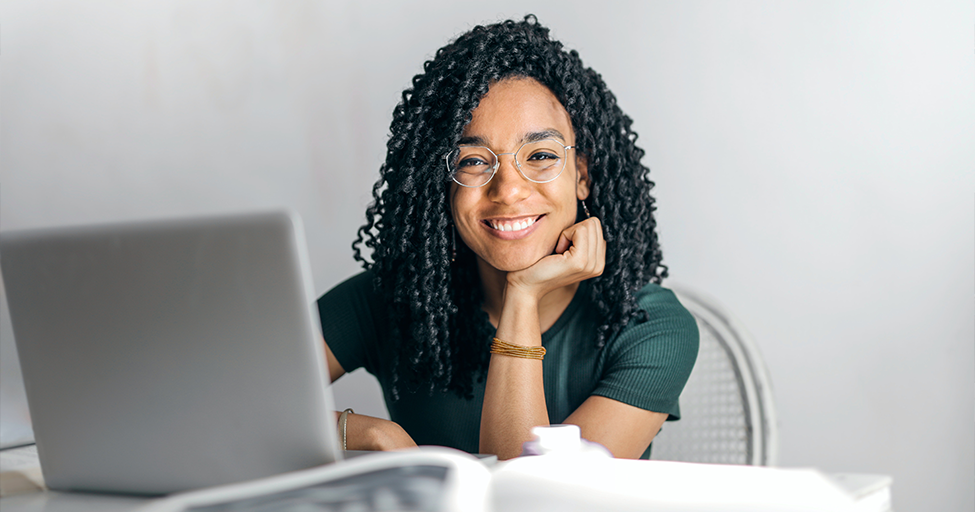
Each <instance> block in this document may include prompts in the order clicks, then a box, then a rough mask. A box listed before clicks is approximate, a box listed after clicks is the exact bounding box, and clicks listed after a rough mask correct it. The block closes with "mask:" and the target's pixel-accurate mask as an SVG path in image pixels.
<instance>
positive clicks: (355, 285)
mask: <svg viewBox="0 0 975 512" xmlns="http://www.w3.org/2000/svg"><path fill="white" fill-rule="evenodd" d="M374 283H375V274H373V273H372V271H370V270H363V271H362V272H359V273H358V274H355V275H353V276H352V277H349V278H348V279H346V280H345V281H342V282H341V283H339V284H337V285H335V286H333V287H332V288H331V289H330V290H329V291H327V292H325V293H324V294H322V296H321V297H319V299H318V302H319V303H321V302H323V301H331V300H343V299H348V298H351V297H372V296H376V297H378V296H379V292H377V291H376V287H375V284H374Z"/></svg>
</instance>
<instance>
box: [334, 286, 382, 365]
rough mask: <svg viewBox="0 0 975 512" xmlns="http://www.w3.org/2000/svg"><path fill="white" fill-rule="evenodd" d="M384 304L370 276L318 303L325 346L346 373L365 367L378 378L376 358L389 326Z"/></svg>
mask: <svg viewBox="0 0 975 512" xmlns="http://www.w3.org/2000/svg"><path fill="white" fill-rule="evenodd" d="M382 304H383V301H382V297H381V296H380V294H379V293H377V292H376V291H375V289H374V287H373V280H372V274H371V273H370V272H362V273H361V274H358V275H356V276H353V277H351V278H349V279H348V280H346V281H345V282H343V283H341V284H339V285H337V286H335V287H334V288H332V289H331V290H329V291H328V292H327V293H325V295H322V296H321V297H320V298H319V299H318V314H319V317H320V318H321V322H322V335H323V336H324V337H325V343H326V344H327V345H328V348H329V349H331V351H332V353H333V354H335V358H336V359H337V360H338V362H339V364H340V365H342V369H343V370H345V371H346V372H351V371H353V370H356V369H358V368H361V367H364V368H365V369H366V371H368V372H369V373H372V374H373V375H376V374H377V373H376V372H377V366H378V360H377V359H378V358H377V357H376V356H375V354H376V353H377V351H378V348H377V344H378V342H379V340H380V339H383V338H382V335H383V333H382V332H380V331H381V330H382V329H383V328H384V326H385V325H386V321H385V318H384V316H385V309H384V308H383V306H382Z"/></svg>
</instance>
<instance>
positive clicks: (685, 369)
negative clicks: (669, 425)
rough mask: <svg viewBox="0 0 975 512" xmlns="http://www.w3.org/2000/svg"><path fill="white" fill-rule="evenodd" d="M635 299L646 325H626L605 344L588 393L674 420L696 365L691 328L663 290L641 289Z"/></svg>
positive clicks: (688, 316) (695, 343)
mask: <svg viewBox="0 0 975 512" xmlns="http://www.w3.org/2000/svg"><path fill="white" fill-rule="evenodd" d="M636 299H637V303H638V304H639V305H640V307H641V308H643V309H644V310H645V311H646V312H647V313H648V314H649V320H648V321H647V322H644V323H641V324H638V323H635V322H632V323H630V324H629V325H628V326H627V327H626V329H624V330H623V332H622V333H620V335H619V336H617V337H616V338H614V339H613V340H610V342H609V343H607V345H606V347H605V348H604V350H605V364H604V365H603V371H602V376H601V379H600V381H599V383H598V384H597V386H596V389H595V391H593V394H594V395H599V396H605V397H607V398H611V399H613V400H617V401H620V402H623V403H625V404H629V405H632V406H634V407H639V408H641V409H646V410H649V411H654V412H661V413H666V414H668V415H669V416H668V418H667V419H668V420H677V419H680V406H679V404H678V398H679V397H680V393H681V391H683V389H684V385H685V384H686V383H687V378H688V377H689V376H690V374H691V370H692V369H693V368H694V362H695V361H696V360H697V351H698V342H699V340H698V330H697V323H696V322H695V321H694V317H693V316H691V314H690V313H689V312H688V311H687V310H686V309H684V306H682V305H681V303H680V301H678V300H677V297H676V296H675V295H674V293H673V292H671V291H670V290H667V289H665V288H661V287H659V286H657V285H653V284H651V285H647V286H646V287H644V288H643V289H642V290H640V292H639V293H638V294H637V297H636Z"/></svg>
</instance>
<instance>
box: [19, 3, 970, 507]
mask: <svg viewBox="0 0 975 512" xmlns="http://www.w3.org/2000/svg"><path fill="white" fill-rule="evenodd" d="M401 4H404V5H401ZM526 12H535V13H536V14H538V15H539V18H540V19H541V21H542V22H543V23H544V24H546V25H548V26H550V27H551V28H552V29H553V34H554V36H555V37H557V38H559V39H561V40H562V41H563V42H564V43H566V45H567V46H568V47H570V48H575V49H577V50H579V52H580V53H581V55H582V57H583V59H584V61H585V62H586V63H587V64H588V65H590V66H592V67H594V68H595V69H596V70H597V71H599V72H600V73H602V75H603V77H604V78H605V80H606V81H607V83H608V84H609V86H610V88H611V89H612V90H613V91H614V92H615V93H616V95H617V97H618V99H619V103H620V104H621V106H622V107H623V109H624V110H625V111H626V112H627V113H628V114H629V115H630V116H631V117H632V118H633V119H634V121H635V123H634V124H635V129H636V130H637V131H638V132H639V133H640V135H641V137H640V143H641V145H642V147H643V148H644V149H646V151H647V155H646V159H645V163H646V164H647V165H649V166H650V167H651V169H652V175H653V177H654V179H655V180H656V182H657V188H656V191H655V194H656V197H657V198H658V201H659V202H658V204H659V218H658V220H659V225H660V236H661V240H662V244H663V247H664V254H665V260H666V263H667V264H668V265H669V266H670V268H671V276H672V279H673V280H675V281H680V282H683V283H685V284H688V285H691V286H694V287H697V288H699V289H702V290H705V291H707V292H708V293H709V294H711V295H713V296H715V297H716V298H718V299H719V300H720V301H721V302H723V303H724V304H725V305H726V306H728V307H729V308H730V309H731V310H732V311H734V312H736V314H737V315H738V317H739V318H740V319H741V320H742V321H743V323H744V324H745V325H747V326H748V327H749V328H750V330H751V332H752V334H754V336H755V338H756V340H757V343H758V346H759V348H760V349H761V350H762V352H763V353H764V355H765V358H766V360H767V364H768V367H769V369H770V371H771V374H772V379H773V385H774V392H775V396H776V398H777V405H778V409H779V412H780V414H781V421H780V426H781V457H780V464H781V465H782V466H815V467H819V468H821V469H824V470H827V471H848V472H876V473H885V474H890V475H893V477H894V487H893V493H894V506H895V507H896V508H897V509H899V510H920V509H926V510H973V509H975V304H973V290H975V143H973V141H975V58H973V47H975V33H973V32H975V29H973V26H975V25H973V22H975V7H973V5H972V3H971V2H964V1H958V2H920V1H918V2H912V3H904V2H856V3H852V4H851V3H848V2H838V1H837V2H802V3H800V2H780V1H771V0H770V1H764V2H701V1H692V2H672V3H670V2H632V3H616V2H598V3H593V2H586V1H564V2H559V3H539V2H526V1H499V2H492V3H490V4H485V5H473V4H463V5H461V4H459V3H457V2H430V1H427V2H389V3H379V2H355V3H353V2H351V1H350V2H338V1H333V2H278V3H271V2H230V1H218V2H206V3H198V2H189V1H185V2H171V3H142V2H122V1H118V2H97V3H95V2H88V3H76V2H69V1H54V2H43V1H42V2H38V1H21V0H16V1H11V0H5V1H4V3H3V4H0V26H2V32H0V229H2V230H11V229H18V228H32V227H41V226H53V225H65V224H82V223H91V222H101V221H115V220H129V219H143V218H152V217H161V216H185V215H193V214H201V213H209V212H225V211H236V210H251V209H259V208H268V207H276V206H288V207H291V208H294V209H296V210H297V211H299V212H300V213H301V214H302V216H303V217H304V220H305V227H306V230H307V235H308V240H309V245H310V251H311V259H312V262H313V271H314V275H315V285H316V287H317V289H318V291H319V292H324V291H326V290H327V289H328V288H329V287H331V286H332V285H334V284H336V283H338V282H339V281H341V280H343V279H345V278H346V277H348V276H350V275H352V274H353V273H355V272H356V271H357V268H358V267H357V265H356V264H355V263H354V261H353V260H352V257H351V250H350V248H349V245H350V243H351V241H352V239H353V238H354V234H355V230H356V229H357V227H358V226H359V224H360V223H361V222H362V219H363V211H364V208H365V206H366V204H367V203H368V202H369V201H370V187H371V185H372V183H373V181H374V180H375V178H376V176H377V169H378V167H379V164H380V162H381V161H382V159H383V157H384V154H385V146H384V144H385V140H386V137H387V134H388V126H389V120H390V114H391V112H392V109H393V107H394V106H395V104H396V102H397V101H398V98H399V94H400V92H401V91H402V89H403V88H404V87H406V86H407V85H408V84H409V81H410V78H411V77H412V76H413V74H415V73H417V72H419V71H420V70H421V64H422V62H423V61H424V60H426V59H428V58H430V57H431V56H432V54H433V52H434V51H435V50H436V49H437V48H439V47H440V46H442V45H443V44H444V43H446V42H447V41H448V40H450V39H451V38H452V37H453V36H455V35H457V34H458V33H460V32H463V31H465V30H467V29H468V28H470V27H472V26H473V25H475V24H477V23H481V22H489V21H493V20H498V19H501V18H506V17H520V16H522V15H523V14H525V13H526ZM5 300H6V299H4V304H3V309H4V311H3V315H2V316H0V320H2V323H3V325H0V334H2V336H0V338H2V339H0V365H2V374H0V375H2V379H3V380H2V392H3V394H2V400H3V402H2V409H0V412H2V417H0V420H2V423H0V426H2V427H3V428H2V429H0V434H2V435H3V436H5V437H7V438H10V437H11V436H15V435H16V428H17V425H19V424H22V418H23V417H24V415H25V414H26V412H25V409H24V406H23V390H22V385H21V383H20V379H19V370H18V368H17V363H16V356H15V349H14V346H13V342H12V334H11V329H10V322H9V318H8V317H7V316H6V311H5V309H6V303H5ZM370 379H371V377H369V376H368V375H365V374H362V373H361V372H359V373H356V374H352V375H351V376H348V377H345V378H343V379H342V380H341V381H340V382H339V384H337V385H336V386H335V388H336V394H337V395H338V400H339V402H340V405H341V406H343V407H344V406H347V405H354V406H355V407H357V409H358V410H359V411H360V412H367V413H369V412H371V413H373V414H378V415H384V414H385V411H384V410H383V406H382V404H381V401H380V400H381V399H380V398H379V397H378V394H377V391H376V385H375V383H374V381H371V380H370Z"/></svg>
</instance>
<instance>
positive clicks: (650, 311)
mask: <svg viewBox="0 0 975 512" xmlns="http://www.w3.org/2000/svg"><path fill="white" fill-rule="evenodd" d="M634 299H635V300H636V303H637V305H638V306H639V308H640V309H642V310H644V311H645V312H646V313H647V319H646V321H643V322H641V321H639V320H635V319H634V320H632V321H630V322H629V324H628V325H627V326H626V327H625V328H624V329H623V331H622V332H621V333H620V335H619V337H618V338H617V340H618V342H619V344H622V345H631V344H633V343H640V342H646V341H650V340H654V341H655V344H660V343H664V344H671V345H676V346H681V347H685V348H694V349H695V350H693V352H694V353H695V354H696V347H697V343H698V329H697V321H696V320H695V319H694V316H693V315H691V313H690V311H688V310H687V308H685V307H684V305H683V304H681V302H680V299H679V298H678V297H677V295H676V294H675V293H674V292H673V291H672V290H670V289H669V288H666V287H664V286H661V285H659V284H656V283H649V284H647V285H646V286H644V287H643V288H641V289H640V290H638V291H637V292H636V293H635V294H634Z"/></svg>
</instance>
